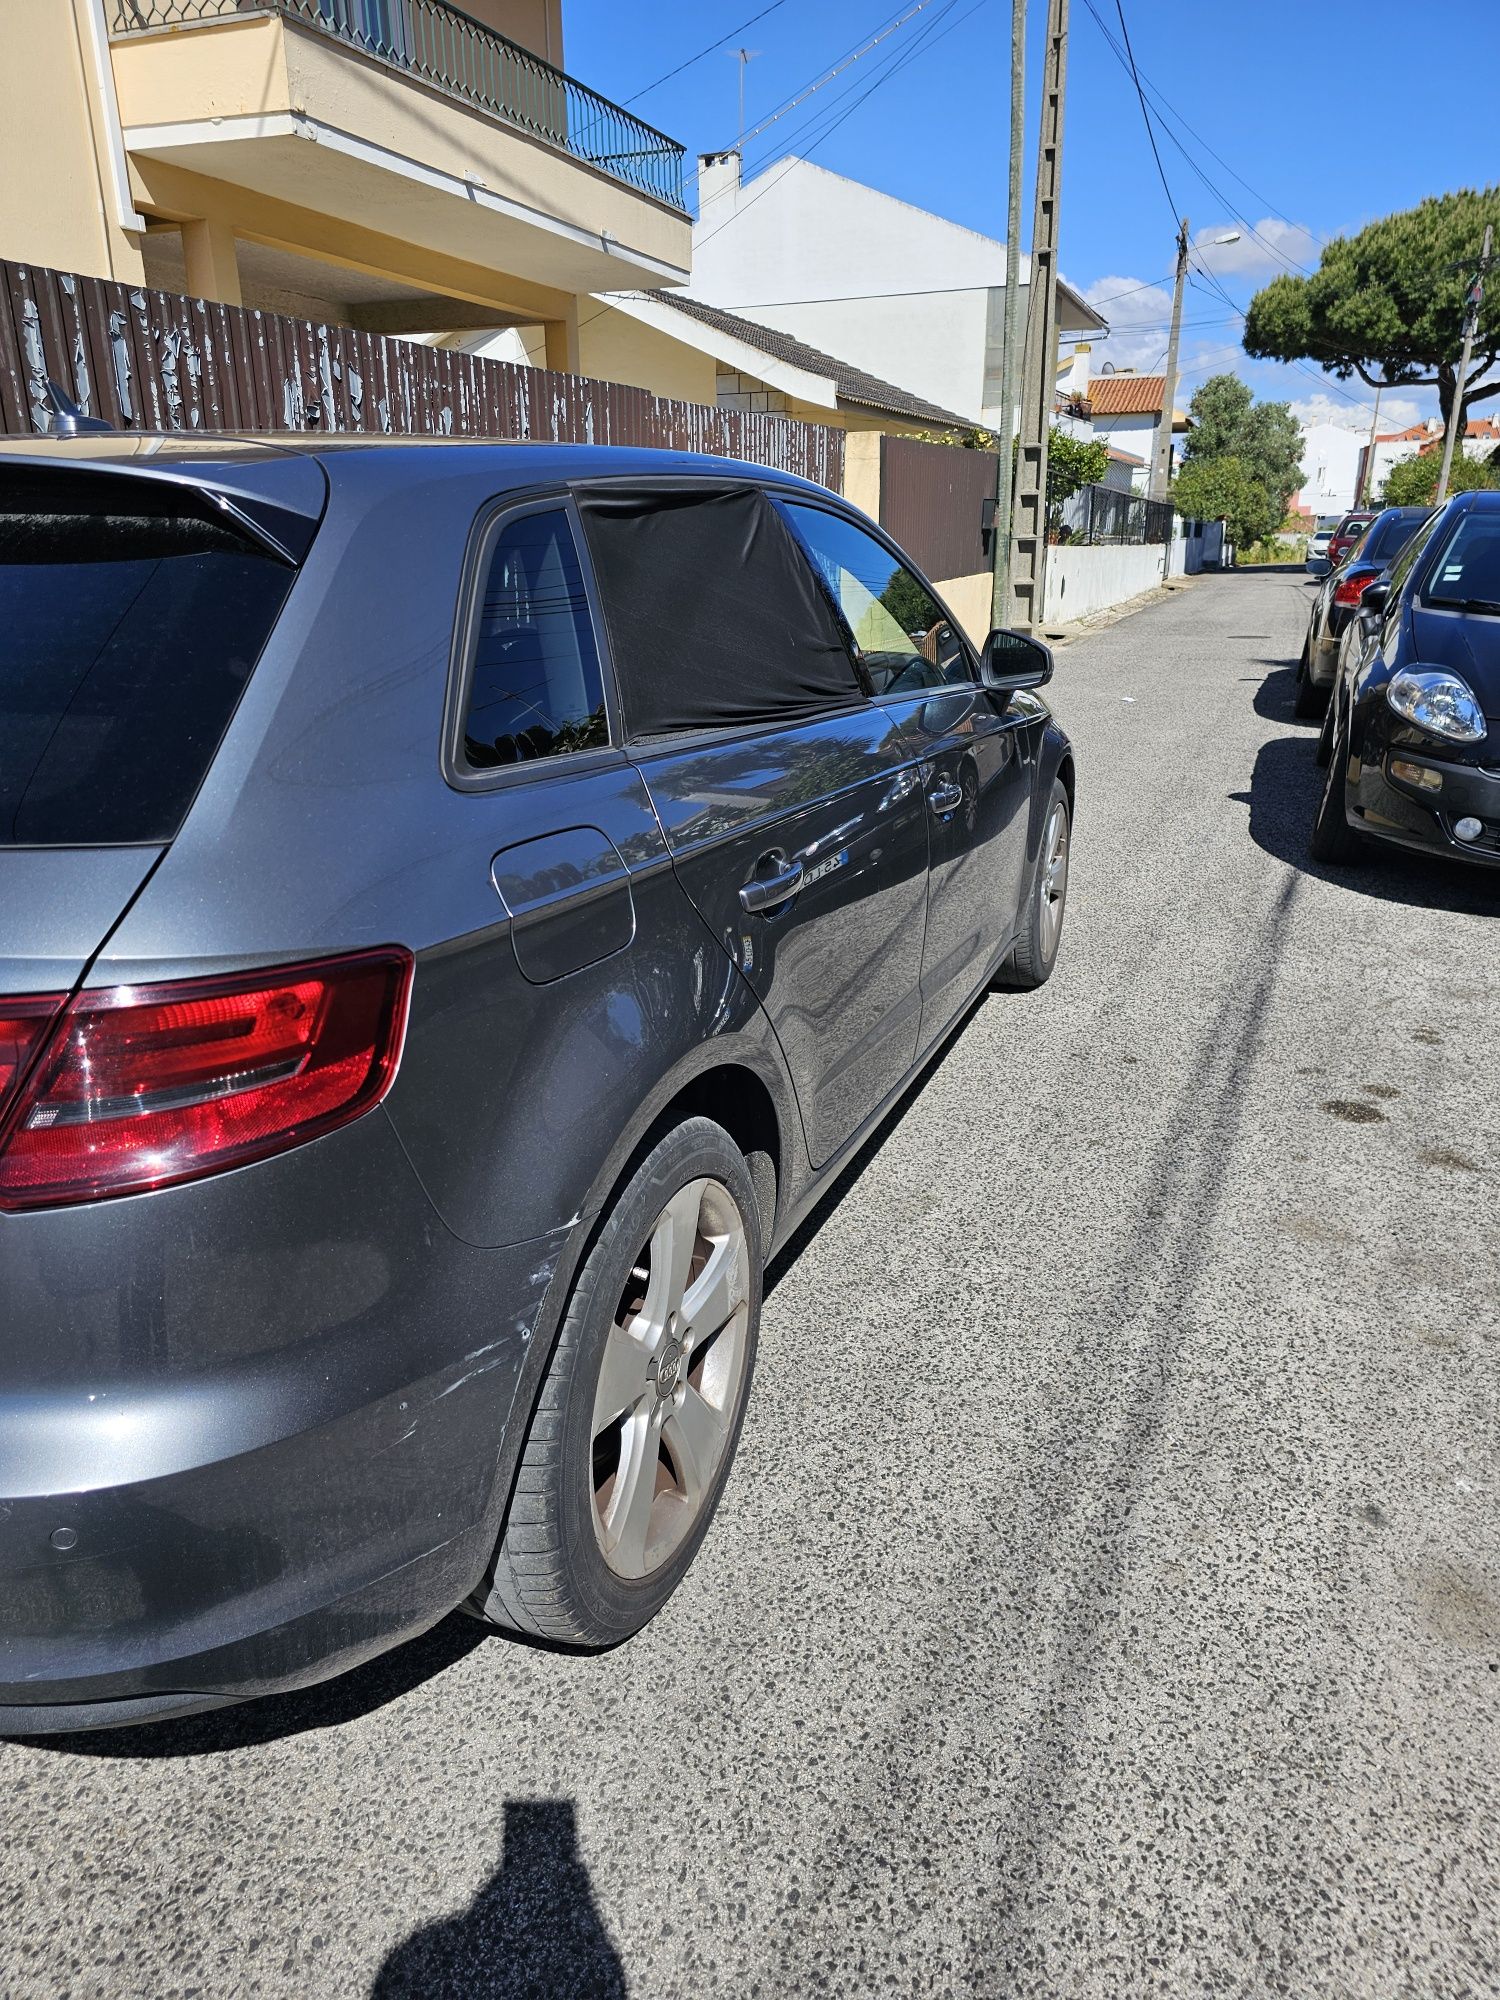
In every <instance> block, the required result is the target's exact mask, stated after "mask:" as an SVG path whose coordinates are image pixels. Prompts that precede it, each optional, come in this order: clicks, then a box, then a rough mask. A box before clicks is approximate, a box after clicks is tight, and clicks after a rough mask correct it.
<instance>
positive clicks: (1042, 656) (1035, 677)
mask: <svg viewBox="0 0 1500 2000" xmlns="http://www.w3.org/2000/svg"><path fill="white" fill-rule="evenodd" d="M1051 678H1052V648H1051V647H1050V646H1044V645H1043V644H1042V642H1041V640H1040V639H1033V638H1030V637H1029V636H1028V635H1027V634H1026V633H1025V632H1007V631H1005V630H1004V629H1003V628H997V629H996V630H995V631H993V632H991V634H990V636H989V637H988V639H986V640H985V642H984V684H985V686H986V687H988V688H994V689H995V690H996V691H997V692H999V693H1002V694H1012V693H1014V691H1015V690H1016V689H1017V688H1034V687H1042V686H1044V685H1045V684H1046V682H1048V681H1050V680H1051Z"/></svg>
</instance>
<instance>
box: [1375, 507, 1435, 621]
mask: <svg viewBox="0 0 1500 2000" xmlns="http://www.w3.org/2000/svg"><path fill="white" fill-rule="evenodd" d="M1436 525H1437V516H1436V515H1433V516H1432V518H1431V519H1430V520H1427V521H1424V522H1423V523H1422V525H1421V527H1420V528H1418V530H1417V532H1416V534H1414V535H1413V536H1412V538H1411V540H1410V541H1409V542H1408V543H1407V545H1406V547H1405V548H1404V549H1403V550H1402V551H1401V553H1400V555H1399V556H1397V558H1396V560H1395V561H1394V562H1393V563H1392V564H1391V573H1390V588H1389V592H1388V595H1387V597H1386V603H1387V604H1388V605H1389V606H1390V607H1391V608H1392V609H1394V607H1395V604H1396V600H1397V598H1398V597H1399V596H1400V595H1401V591H1402V587H1403V585H1404V584H1405V582H1406V579H1407V578H1408V577H1409V576H1410V575H1411V573H1412V569H1413V566H1414V565H1415V563H1416V560H1417V558H1418V556H1420V555H1421V553H1422V551H1423V549H1425V548H1426V546H1427V544H1428V542H1429V541H1430V540H1431V538H1432V531H1433V529H1434V527H1435V526H1436Z"/></svg>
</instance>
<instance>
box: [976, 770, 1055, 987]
mask: <svg viewBox="0 0 1500 2000" xmlns="http://www.w3.org/2000/svg"><path fill="white" fill-rule="evenodd" d="M1072 843H1073V813H1072V808H1071V807H1070V805H1069V804H1068V792H1067V787H1066V786H1065V785H1064V784H1063V782H1062V780H1061V778H1054V779H1053V781H1052V792H1051V795H1050V797H1049V798H1048V800H1047V810H1046V813H1045V815H1044V816H1043V819H1042V839H1041V845H1040V846H1039V847H1038V848H1037V855H1036V860H1035V862H1034V863H1033V865H1032V869H1031V873H1030V875H1029V876H1028V877H1027V880H1026V903H1025V907H1024V909H1023V910H1022V911H1021V929H1020V932H1019V934H1018V935H1017V937H1016V941H1015V943H1014V944H1013V945H1012V946H1011V949H1010V954H1009V956H1008V957H1007V958H1006V960H1005V963H1004V964H1003V965H1002V966H1001V967H1000V970H999V971H998V972H997V973H996V975H995V984H996V985H997V986H1003V987H1008V988H1010V989H1012V990H1021V991H1026V990H1029V989H1031V988H1033V987H1037V986H1044V985H1045V984H1046V983H1047V981H1048V980H1049V979H1050V978H1051V977H1052V968H1053V966H1054V965H1056V963H1057V950H1058V946H1059V945H1060V944H1061V943H1062V927H1063V917H1064V915H1065V914H1066V911H1067V902H1068V863H1069V860H1070V857H1071V851H1072Z"/></svg>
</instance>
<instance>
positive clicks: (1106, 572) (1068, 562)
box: [1042, 540, 1183, 625]
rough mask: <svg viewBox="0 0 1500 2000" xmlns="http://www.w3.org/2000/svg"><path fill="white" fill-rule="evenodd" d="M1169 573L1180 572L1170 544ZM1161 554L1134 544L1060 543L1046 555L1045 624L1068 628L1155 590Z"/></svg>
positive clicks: (1177, 547)
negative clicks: (1090, 544)
mask: <svg viewBox="0 0 1500 2000" xmlns="http://www.w3.org/2000/svg"><path fill="white" fill-rule="evenodd" d="M1171 552H1172V564H1171V574H1172V575H1174V576H1180V575H1181V574H1182V570H1183V544H1182V542H1181V541H1180V540H1178V541H1175V542H1173V543H1172V544H1171ZM1166 556H1167V551H1166V549H1164V548H1162V547H1161V546H1160V544H1156V545H1152V546H1144V545H1142V544H1139V543H1136V544H1132V545H1129V546H1126V547H1123V548H1115V547H1111V546H1108V545H1105V546H1096V547H1088V546H1080V547H1077V548H1074V547H1070V546H1068V545H1067V544H1064V545H1063V546H1061V547H1058V548H1051V549H1048V551H1047V579H1046V589H1045V591H1044V593H1043V598H1042V623H1043V624H1044V625H1061V624H1063V623H1064V622H1066V623H1068V624H1071V623H1072V622H1073V620H1074V619H1076V618H1086V617H1088V615H1089V613H1090V612H1091V611H1107V610H1108V609H1109V608H1110V606H1111V605H1114V604H1124V603H1126V602H1127V601H1128V600H1129V599H1130V598H1132V597H1139V596H1140V595H1141V593H1142V591H1145V590H1154V589H1155V587H1156V586H1157V584H1159V583H1160V582H1162V580H1163V577H1164V574H1165V572H1166V560H1165V559H1166Z"/></svg>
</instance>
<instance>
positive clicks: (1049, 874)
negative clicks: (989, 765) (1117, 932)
mask: <svg viewBox="0 0 1500 2000" xmlns="http://www.w3.org/2000/svg"><path fill="white" fill-rule="evenodd" d="M1037 894H1038V897H1039V899H1040V900H1039V906H1038V910H1037V917H1038V923H1039V928H1040V931H1041V944H1042V951H1043V954H1044V956H1045V957H1046V958H1048V959H1050V958H1051V957H1052V955H1053V953H1054V952H1055V951H1056V950H1057V940H1058V938H1059V936H1060V935H1061V932H1062V922H1063V905H1064V904H1065V902H1066V901H1067V896H1068V809H1067V807H1066V806H1065V805H1064V804H1063V802H1062V800H1061V799H1058V800H1057V801H1056V802H1055V803H1054V805H1053V807H1052V811H1051V812H1050V814H1049V815H1048V817H1047V831H1046V833H1045V834H1044V835H1043V836H1042V868H1041V880H1040V885H1039V887H1038V891H1037Z"/></svg>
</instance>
